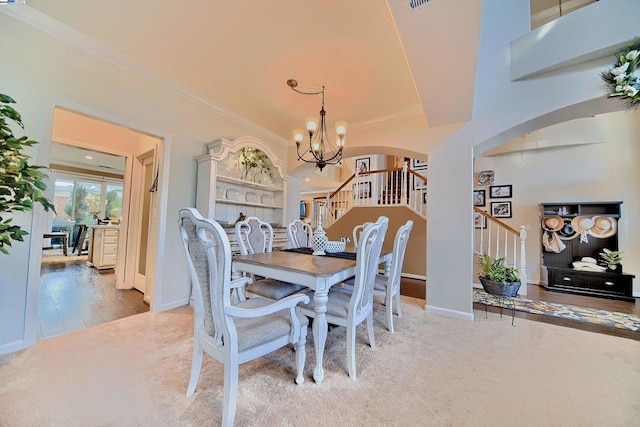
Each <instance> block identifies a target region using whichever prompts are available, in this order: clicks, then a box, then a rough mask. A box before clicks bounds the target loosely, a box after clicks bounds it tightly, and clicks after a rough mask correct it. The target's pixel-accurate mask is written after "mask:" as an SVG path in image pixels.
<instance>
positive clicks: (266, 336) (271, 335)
mask: <svg viewBox="0 0 640 427" xmlns="http://www.w3.org/2000/svg"><path fill="white" fill-rule="evenodd" d="M269 304H273V301H270V300H268V299H265V298H260V297H255V298H249V299H247V300H245V301H242V302H240V303H239V304H236V307H241V308H259V307H264V306H267V305H269ZM289 313H290V311H289V309H285V310H282V311H279V312H277V313H273V314H270V315H268V316H262V317H258V318H255V319H251V318H249V319H246V318H238V317H236V318H234V323H235V325H236V330H237V332H238V350H239V351H244V350H247V349H250V348H253V347H257V346H259V345H261V344H264V343H267V342H269V341H273V340H275V339H277V338H280V337H282V336H283V335H287V334H289V333H290V332H291V321H290V319H291V317H290V315H289ZM296 316H298V319H300V327H301V328H306V327H307V326H308V325H309V319H307V318H306V317H305V316H303V315H302V314H299V313H297V312H296Z"/></svg>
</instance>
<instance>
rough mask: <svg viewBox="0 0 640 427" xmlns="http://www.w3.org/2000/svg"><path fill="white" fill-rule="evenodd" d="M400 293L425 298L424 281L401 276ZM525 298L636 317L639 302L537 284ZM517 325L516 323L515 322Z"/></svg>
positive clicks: (618, 332) (633, 335)
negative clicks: (580, 293)
mask: <svg viewBox="0 0 640 427" xmlns="http://www.w3.org/2000/svg"><path fill="white" fill-rule="evenodd" d="M400 293H401V294H402V295H407V296H410V297H414V298H420V299H425V298H426V296H425V293H426V284H425V281H424V280H416V279H408V278H405V277H403V278H402V281H401V283H400ZM527 298H528V299H533V300H540V301H547V302H555V303H559V304H571V305H577V306H580V307H589V308H594V309H598V310H607V311H616V312H618V313H626V314H633V315H635V316H640V303H634V302H628V301H618V300H613V299H608V298H597V297H589V296H582V295H573V294H568V293H563V292H554V291H547V290H546V289H544V288H542V287H541V286H538V285H532V284H529V285H527ZM474 309H475V310H478V311H484V305H481V304H474ZM489 310H490V311H494V312H499V308H497V307H489ZM516 317H517V318H523V319H530V320H535V321H538V322H545V323H551V324H554V325H558V326H564V327H569V328H574V329H581V330H585V331H590V332H597V333H601V334H607V335H614V336H619V337H624V338H630V339H634V340H639V341H640V332H633V331H628V330H623V329H618V328H614V327H607V326H599V325H592V324H587V323H582V322H577V321H572V320H565V319H558V318H554V317H550V316H544V315H539V314H531V313H524V312H521V311H516ZM516 325H517V323H516Z"/></svg>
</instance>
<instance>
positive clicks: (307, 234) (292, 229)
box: [287, 219, 313, 248]
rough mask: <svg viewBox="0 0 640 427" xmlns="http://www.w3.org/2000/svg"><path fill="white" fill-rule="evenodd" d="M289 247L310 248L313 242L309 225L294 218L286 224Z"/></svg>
mask: <svg viewBox="0 0 640 427" xmlns="http://www.w3.org/2000/svg"><path fill="white" fill-rule="evenodd" d="M287 234H288V235H289V248H310V247H311V246H312V244H313V243H312V242H313V240H312V239H313V230H312V229H311V225H309V224H307V223H306V222H302V221H300V220H299V219H296V220H295V221H293V222H292V223H290V224H289V225H288V226H287Z"/></svg>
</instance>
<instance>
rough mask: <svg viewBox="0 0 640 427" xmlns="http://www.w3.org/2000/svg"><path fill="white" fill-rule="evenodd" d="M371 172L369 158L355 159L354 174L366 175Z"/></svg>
mask: <svg viewBox="0 0 640 427" xmlns="http://www.w3.org/2000/svg"><path fill="white" fill-rule="evenodd" d="M370 170H371V157H363V158H362V159H356V172H358V174H359V175H366V174H367V173H368V172H369V171H370Z"/></svg>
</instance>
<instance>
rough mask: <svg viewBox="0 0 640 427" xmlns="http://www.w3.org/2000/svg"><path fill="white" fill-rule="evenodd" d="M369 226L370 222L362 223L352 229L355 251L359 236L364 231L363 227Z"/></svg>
mask: <svg viewBox="0 0 640 427" xmlns="http://www.w3.org/2000/svg"><path fill="white" fill-rule="evenodd" d="M369 224H373V223H372V222H370V221H367V222H364V223H362V224H358V225H356V226H355V227H353V246H354V247H355V248H356V249H357V248H358V240H359V238H360V234H361V233H362V232H363V231H364V229H365V227H366V226H367V225H369Z"/></svg>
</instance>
